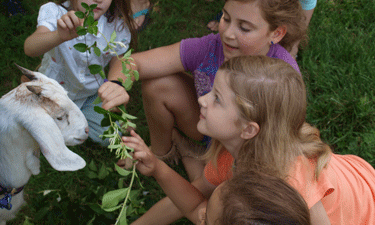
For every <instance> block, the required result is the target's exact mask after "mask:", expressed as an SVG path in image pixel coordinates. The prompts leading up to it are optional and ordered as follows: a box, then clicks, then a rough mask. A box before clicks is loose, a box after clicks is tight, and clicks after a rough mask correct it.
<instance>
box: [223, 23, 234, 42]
mask: <svg viewBox="0 0 375 225" xmlns="http://www.w3.org/2000/svg"><path fill="white" fill-rule="evenodd" d="M223 29H224V31H223V35H224V37H225V38H229V39H234V24H232V23H229V24H226V25H224V28H223Z"/></svg>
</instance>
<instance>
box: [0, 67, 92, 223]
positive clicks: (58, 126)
mask: <svg viewBox="0 0 375 225" xmlns="http://www.w3.org/2000/svg"><path fill="white" fill-rule="evenodd" d="M18 67H19V68H20V69H21V71H22V73H23V74H25V75H26V76H27V77H28V78H29V79H30V80H31V81H30V82H26V83H22V84H21V85H19V86H18V87H17V88H15V89H13V90H12V91H10V92H9V93H8V94H6V95H4V96H3V97H2V98H1V99H0V200H1V201H2V203H3V204H0V206H2V207H0V225H5V224H6V221H7V220H10V219H12V218H14V217H15V214H16V213H17V212H18V210H19V209H20V207H21V206H22V204H23V203H24V199H23V190H22V188H23V186H25V185H26V183H27V182H28V180H29V178H30V177H31V175H37V174H39V172H40V169H39V167H40V162H39V155H40V151H41V152H42V153H43V155H44V156H45V158H46V159H47V161H48V162H49V164H51V166H52V167H53V168H54V169H56V170H59V171H75V170H79V169H82V168H83V167H85V165H86V162H85V160H84V159H82V158H81V157H80V156H78V155H77V154H75V153H74V152H72V151H70V150H69V149H68V148H67V147H66V145H77V144H82V143H83V142H84V141H85V140H86V139H87V137H88V125H87V120H86V118H85V116H84V115H83V114H82V112H81V111H80V109H79V108H78V107H77V106H76V105H75V104H74V103H73V102H72V101H71V100H70V99H69V98H68V96H67V92H66V91H65V90H64V88H63V87H62V86H61V85H60V84H58V83H57V82H56V81H55V80H53V79H50V78H48V77H46V76H45V75H43V74H41V73H38V72H32V71H30V70H27V69H24V68H22V67H20V66H18ZM11 190H13V193H11ZM17 190H18V191H20V192H19V193H18V194H15V193H14V192H17ZM9 198H11V202H10V203H11V205H12V207H11V205H10V204H7V202H8V200H9ZM4 202H5V204H4ZM10 207H11V209H10V210H9V208H10Z"/></svg>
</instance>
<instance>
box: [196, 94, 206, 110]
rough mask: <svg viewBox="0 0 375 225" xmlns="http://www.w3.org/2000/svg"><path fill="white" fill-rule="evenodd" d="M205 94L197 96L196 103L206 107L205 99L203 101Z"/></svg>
mask: <svg viewBox="0 0 375 225" xmlns="http://www.w3.org/2000/svg"><path fill="white" fill-rule="evenodd" d="M206 95H207V94H206ZM206 95H202V96H201V97H199V98H198V103H199V105H200V106H201V107H206V106H207V105H206V101H205V96H206Z"/></svg>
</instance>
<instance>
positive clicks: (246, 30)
mask: <svg viewBox="0 0 375 225" xmlns="http://www.w3.org/2000/svg"><path fill="white" fill-rule="evenodd" d="M240 29H241V31H243V32H249V31H251V29H248V28H244V27H243V26H240Z"/></svg>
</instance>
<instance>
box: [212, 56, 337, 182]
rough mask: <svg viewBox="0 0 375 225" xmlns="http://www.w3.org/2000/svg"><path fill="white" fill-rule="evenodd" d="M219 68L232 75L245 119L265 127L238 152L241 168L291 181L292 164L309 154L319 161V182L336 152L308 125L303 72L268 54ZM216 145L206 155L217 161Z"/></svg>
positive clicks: (239, 166) (232, 85)
mask: <svg viewBox="0 0 375 225" xmlns="http://www.w3.org/2000/svg"><path fill="white" fill-rule="evenodd" d="M219 70H222V71H224V72H225V73H226V74H227V75H228V77H229V86H230V88H231V89H232V91H233V92H234V93H235V96H236V98H235V102H236V104H237V106H238V109H239V112H240V116H241V117H242V118H244V119H245V120H247V121H253V122H256V123H257V124H258V125H259V128H260V130H259V133H258V134H257V135H256V136H255V137H254V138H252V139H250V140H246V141H245V142H244V144H243V145H242V147H241V148H240V149H239V152H238V160H237V161H236V163H237V168H243V169H244V170H249V169H252V170H259V171H263V172H265V173H267V174H270V175H274V176H277V177H279V178H282V179H286V178H287V176H288V173H289V169H290V165H292V163H293V162H294V161H295V160H296V157H298V156H301V155H304V156H305V157H307V158H310V159H313V158H314V159H316V160H317V167H316V170H315V176H316V178H317V177H318V176H319V174H320V172H321V170H322V169H323V168H324V167H325V166H326V165H327V163H328V161H329V156H330V153H331V149H330V148H329V147H328V145H326V144H325V143H323V142H322V141H321V140H320V138H319V131H318V130H317V129H316V128H313V127H311V126H310V125H308V124H307V123H305V117H306V90H305V85H304V82H303V79H302V76H301V74H299V73H298V72H297V71H296V70H295V69H294V68H293V67H292V66H291V65H289V64H288V63H286V62H284V61H283V60H281V59H274V58H269V57H266V56H241V57H235V58H232V59H230V60H228V61H227V62H225V63H224V64H223V65H222V66H221V67H220V68H219ZM212 146H213V147H211V148H210V149H209V151H208V152H207V154H206V157H209V158H211V159H212V158H213V159H214V160H216V157H217V155H218V151H219V150H218V149H220V144H217V141H214V142H213V143H212ZM214 147H216V148H214Z"/></svg>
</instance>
